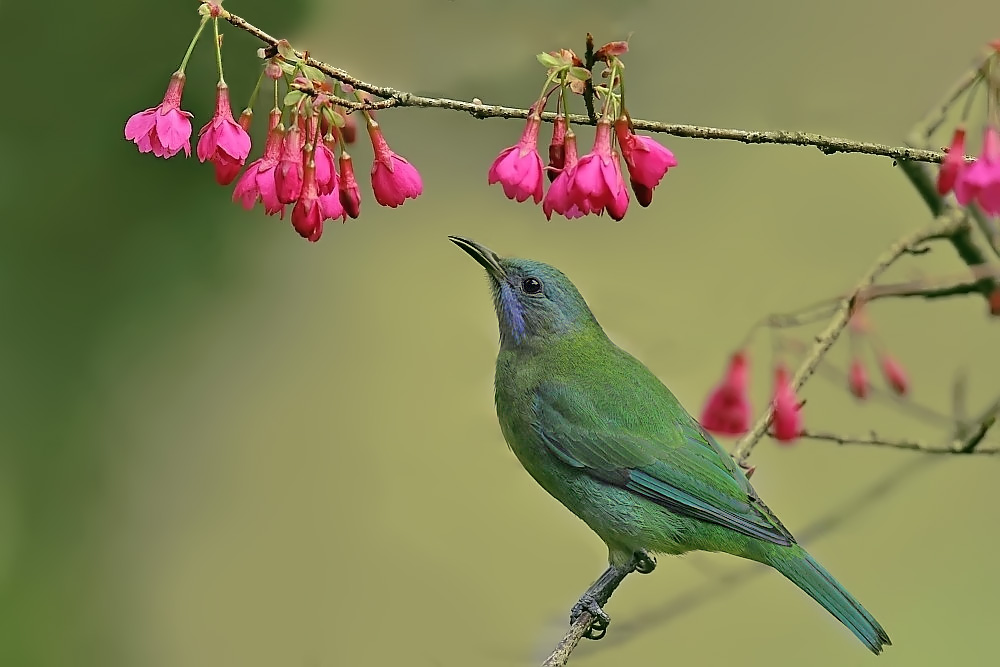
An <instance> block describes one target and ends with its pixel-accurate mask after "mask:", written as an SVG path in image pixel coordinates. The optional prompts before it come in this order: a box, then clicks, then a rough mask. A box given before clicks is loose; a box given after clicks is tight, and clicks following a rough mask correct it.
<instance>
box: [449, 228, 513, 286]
mask: <svg viewBox="0 0 1000 667" xmlns="http://www.w3.org/2000/svg"><path fill="white" fill-rule="evenodd" d="M448 240H450V241H451V242H452V243H454V244H455V245H457V246H458V247H459V248H461V249H462V250H464V251H465V252H467V253H469V254H470V255H472V259H474V260H476V261H477V262H479V264H480V265H481V266H482V267H483V268H484V269H486V273H488V274H490V278H492V279H493V280H495V281H497V282H502V281H503V280H504V279H505V278H506V277H507V272H506V271H504V268H503V266H501V265H500V256H499V255H497V254H496V253H495V252H493V251H492V250H490V249H489V248H487V247H486V246H484V245H480V244H478V243H476V242H475V241H473V240H471V239H465V238H462V237H461V236H449V237H448Z"/></svg>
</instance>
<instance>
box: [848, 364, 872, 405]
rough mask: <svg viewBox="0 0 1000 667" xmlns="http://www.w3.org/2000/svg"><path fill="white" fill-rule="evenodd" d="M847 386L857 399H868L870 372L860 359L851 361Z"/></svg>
mask: <svg viewBox="0 0 1000 667" xmlns="http://www.w3.org/2000/svg"><path fill="white" fill-rule="evenodd" d="M847 386H848V388H849V389H850V390H851V393H852V394H854V396H855V397H857V398H860V399H862V400H864V399H866V398H868V391H869V390H870V389H871V383H870V382H869V380H868V370H867V369H866V368H865V365H864V364H863V363H862V362H861V360H860V359H854V360H853V361H851V370H850V371H848V373H847Z"/></svg>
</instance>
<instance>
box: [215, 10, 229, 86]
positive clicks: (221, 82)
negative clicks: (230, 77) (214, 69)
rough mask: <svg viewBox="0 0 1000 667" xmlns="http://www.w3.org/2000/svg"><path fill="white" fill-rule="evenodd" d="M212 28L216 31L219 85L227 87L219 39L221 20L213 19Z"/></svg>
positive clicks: (216, 61)
mask: <svg viewBox="0 0 1000 667" xmlns="http://www.w3.org/2000/svg"><path fill="white" fill-rule="evenodd" d="M212 28H213V29H214V31H215V63H216V64H217V65H218V66H219V83H220V84H221V85H225V84H226V79H225V77H223V76H222V39H221V38H220V37H219V19H217V18H215V19H212Z"/></svg>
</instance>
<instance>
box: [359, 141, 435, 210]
mask: <svg viewBox="0 0 1000 667" xmlns="http://www.w3.org/2000/svg"><path fill="white" fill-rule="evenodd" d="M368 136H369V137H370V138H371V141H372V149H373V150H374V151H375V160H374V162H373V163H372V190H373V191H374V193H375V201H377V202H378V203H379V204H381V205H382V206H388V207H390V208H396V207H397V206H400V205H401V204H402V203H403V202H404V201H406V200H407V199H416V198H417V197H418V196H420V194H421V193H422V192H423V191H424V183H423V180H422V179H421V178H420V172H418V171H417V169H416V167H414V166H413V165H412V164H410V163H409V162H407V160H406V158H404V157H401V156H400V155H398V154H396V153H395V152H393V150H392V149H391V148H389V144H388V143H386V141H385V138H384V137H383V136H382V129H381V128H380V127H379V125H378V123H376V122H375V121H370V122H369V123H368Z"/></svg>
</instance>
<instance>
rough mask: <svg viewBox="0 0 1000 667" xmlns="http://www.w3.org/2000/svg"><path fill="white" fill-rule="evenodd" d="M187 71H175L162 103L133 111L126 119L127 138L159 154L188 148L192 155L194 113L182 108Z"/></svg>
mask: <svg viewBox="0 0 1000 667" xmlns="http://www.w3.org/2000/svg"><path fill="white" fill-rule="evenodd" d="M183 92H184V73H183V72H174V74H173V76H171V77H170V83H169V84H167V92H166V94H165V95H164V96H163V101H162V102H160V104H159V105H157V106H155V107H152V108H151V109H146V110H145V111H140V112H139V113H136V114H133V115H132V117H131V118H129V119H128V122H126V123H125V138H126V139H128V140H129V141H134V142H135V144H136V146H138V147H139V152H140V153H149V152H152V153H153V155H155V156H156V157H162V158H169V157H173V156H174V155H176V154H177V153H178V151H180V150H181V149H182V148H183V149H184V154H185V155H187V156H188V157H191V141H190V139H191V121H190V120H188V119H189V118H192V115H191V114H190V113H188V112H187V111H184V110H183V109H181V95H182V93H183Z"/></svg>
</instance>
